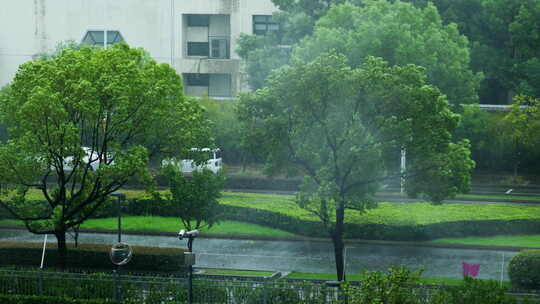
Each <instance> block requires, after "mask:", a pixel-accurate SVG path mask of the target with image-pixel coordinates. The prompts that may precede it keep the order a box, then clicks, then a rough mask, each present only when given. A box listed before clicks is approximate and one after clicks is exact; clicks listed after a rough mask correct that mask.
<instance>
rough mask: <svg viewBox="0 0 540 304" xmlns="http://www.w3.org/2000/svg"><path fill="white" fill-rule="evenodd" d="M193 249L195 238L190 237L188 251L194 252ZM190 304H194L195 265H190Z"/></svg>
mask: <svg viewBox="0 0 540 304" xmlns="http://www.w3.org/2000/svg"><path fill="white" fill-rule="evenodd" d="M192 248H193V236H191V235H190V236H189V237H188V251H189V252H192V251H191V249H192ZM188 303H189V304H192V303H193V265H189V272H188Z"/></svg>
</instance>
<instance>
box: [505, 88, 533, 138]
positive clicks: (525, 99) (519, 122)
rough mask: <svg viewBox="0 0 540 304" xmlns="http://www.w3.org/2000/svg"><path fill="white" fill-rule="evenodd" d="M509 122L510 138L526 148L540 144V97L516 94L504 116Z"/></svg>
mask: <svg viewBox="0 0 540 304" xmlns="http://www.w3.org/2000/svg"><path fill="white" fill-rule="evenodd" d="M504 119H505V120H506V121H507V122H508V123H509V128H510V129H511V131H512V132H511V133H510V134H508V135H509V136H510V137H511V140H512V141H514V142H516V143H517V144H519V145H522V146H524V147H528V148H533V149H534V148H537V147H538V146H539V145H540V136H538V132H540V98H532V97H529V96H524V95H518V96H516V97H515V98H514V104H512V111H511V112H510V113H508V114H507V115H506V116H505V118H504Z"/></svg>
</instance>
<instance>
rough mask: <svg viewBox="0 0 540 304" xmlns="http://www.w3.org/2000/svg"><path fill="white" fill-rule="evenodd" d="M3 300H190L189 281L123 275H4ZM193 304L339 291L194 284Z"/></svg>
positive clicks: (316, 299) (309, 302)
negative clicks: (36, 297)
mask: <svg viewBox="0 0 540 304" xmlns="http://www.w3.org/2000/svg"><path fill="white" fill-rule="evenodd" d="M0 294H17V295H42V296H62V297H70V298H76V299H111V300H115V301H116V302H119V303H121V302H123V301H124V300H127V299H129V301H130V302H131V301H136V302H137V303H146V304H154V303H156V304H157V303H160V304H161V303H168V302H180V303H183V302H185V301H186V300H187V280H186V278H178V277H148V276H131V275H120V274H114V273H113V274H104V273H102V274H75V273H56V272H34V271H13V270H1V271H0ZM193 298H194V303H220V304H221V303H227V304H233V303H235V304H237V303H238V304H293V303H294V304H296V303H305V304H335V303H337V302H338V301H337V300H338V289H337V288H335V287H329V286H326V285H324V284H317V283H309V282H291V281H247V280H209V279H197V278H195V279H194V281H193Z"/></svg>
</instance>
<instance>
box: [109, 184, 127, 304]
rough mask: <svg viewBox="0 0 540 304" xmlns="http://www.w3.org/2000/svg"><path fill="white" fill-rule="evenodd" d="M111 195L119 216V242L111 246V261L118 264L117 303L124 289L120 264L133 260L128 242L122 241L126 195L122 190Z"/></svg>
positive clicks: (116, 280) (120, 300) (120, 299)
mask: <svg viewBox="0 0 540 304" xmlns="http://www.w3.org/2000/svg"><path fill="white" fill-rule="evenodd" d="M111 196H114V197H116V214H117V216H118V243H116V244H114V245H113V247H112V248H111V252H110V258H111V262H113V264H115V265H116V270H114V271H113V272H114V273H115V280H114V285H115V288H114V291H115V292H114V293H115V299H116V302H117V303H121V302H122V291H121V288H120V266H122V265H125V264H127V263H128V262H129V261H130V260H131V256H132V250H131V247H129V245H128V244H123V243H122V202H123V201H124V200H125V199H126V195H125V194H124V193H120V192H114V193H111Z"/></svg>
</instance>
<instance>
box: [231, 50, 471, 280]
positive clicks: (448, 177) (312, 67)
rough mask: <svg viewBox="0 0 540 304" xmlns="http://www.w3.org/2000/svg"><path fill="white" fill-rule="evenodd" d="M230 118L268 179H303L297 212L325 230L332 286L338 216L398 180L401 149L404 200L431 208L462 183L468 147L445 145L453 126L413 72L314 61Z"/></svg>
mask: <svg viewBox="0 0 540 304" xmlns="http://www.w3.org/2000/svg"><path fill="white" fill-rule="evenodd" d="M238 111H239V115H240V117H241V121H243V122H244V135H245V140H246V141H248V142H252V143H253V145H257V146H258V147H259V152H260V153H261V154H262V155H264V156H265V158H266V160H267V165H268V170H269V172H270V173H278V172H283V171H284V172H287V173H292V174H302V175H304V176H305V180H304V183H303V186H302V190H301V192H300V194H299V195H298V199H297V203H298V204H299V205H300V207H302V208H305V209H307V210H309V211H311V212H312V213H314V214H316V215H317V216H318V217H319V218H320V220H321V221H322V223H323V224H324V226H325V227H326V230H327V232H328V233H329V235H330V237H331V238H332V240H333V244H334V250H335V261H336V272H337V276H338V278H339V280H343V279H344V278H345V276H344V273H343V249H344V243H343V234H344V229H345V225H344V222H345V214H346V210H349V209H356V210H361V211H362V210H365V209H366V208H369V207H372V206H374V201H373V199H372V198H373V195H374V193H375V192H376V191H377V189H378V186H379V184H380V183H381V182H384V181H386V180H388V179H391V178H396V177H399V176H400V174H399V172H396V171H397V170H396V169H397V167H398V166H396V161H395V160H396V159H398V157H399V156H398V155H399V151H400V149H402V148H404V149H406V150H407V156H408V171H407V173H406V174H407V192H408V193H409V194H410V195H411V196H424V197H427V198H429V199H431V200H432V201H434V202H440V201H441V200H442V199H443V198H445V197H449V196H453V195H455V194H456V193H458V192H462V191H466V190H467V188H468V185H469V182H470V171H471V170H472V168H473V166H474V163H473V162H472V161H471V160H470V157H469V154H470V153H469V147H468V142H467V141H463V142H460V143H452V142H451V138H452V133H453V131H454V129H455V128H456V126H457V123H458V119H459V117H458V115H456V114H453V113H452V112H451V111H450V109H449V106H448V102H447V100H446V97H445V96H444V95H443V94H442V93H441V92H440V91H439V90H438V89H437V88H435V87H434V86H431V85H429V84H427V82H426V75H425V70H424V69H423V68H422V67H418V66H414V65H406V66H390V65H389V64H388V63H387V62H385V61H383V60H382V59H380V58H374V57H368V58H366V59H364V60H362V63H361V64H359V65H358V66H357V67H354V68H351V67H350V66H349V62H348V60H347V58H346V57H345V56H344V55H339V54H337V53H334V52H330V53H323V54H321V55H320V56H318V57H316V58H315V59H313V60H312V61H309V62H304V61H302V60H296V61H294V62H293V63H292V65H291V66H287V67H283V68H281V69H279V70H277V71H275V72H274V73H273V74H272V76H271V77H270V79H269V81H268V85H267V86H265V87H264V88H262V89H260V90H257V91H256V92H254V93H251V94H246V95H243V96H241V100H240V105H239V109H238Z"/></svg>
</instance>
